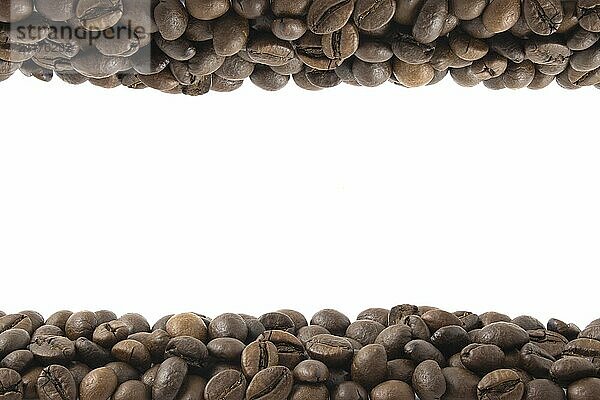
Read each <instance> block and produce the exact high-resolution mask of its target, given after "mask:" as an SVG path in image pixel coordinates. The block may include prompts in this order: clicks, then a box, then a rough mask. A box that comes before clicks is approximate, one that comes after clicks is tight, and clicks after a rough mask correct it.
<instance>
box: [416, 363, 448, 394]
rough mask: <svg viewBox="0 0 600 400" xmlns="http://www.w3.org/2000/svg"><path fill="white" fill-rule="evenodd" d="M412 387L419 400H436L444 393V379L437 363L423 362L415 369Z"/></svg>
mask: <svg viewBox="0 0 600 400" xmlns="http://www.w3.org/2000/svg"><path fill="white" fill-rule="evenodd" d="M412 386H413V388H414V390H415V392H416V394H417V396H419V399H421V400H436V399H439V398H441V397H442V396H443V395H444V393H446V378H444V374H443V373H442V369H441V368H440V366H439V365H438V363H437V362H435V361H433V360H427V361H423V362H422V363H420V364H419V365H417V367H416V368H415V372H414V374H413V378H412Z"/></svg>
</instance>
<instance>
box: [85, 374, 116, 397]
mask: <svg viewBox="0 0 600 400" xmlns="http://www.w3.org/2000/svg"><path fill="white" fill-rule="evenodd" d="M117 385H118V380H117V375H116V374H115V373H114V371H113V370H112V369H110V368H107V367H102V368H98V369H94V370H92V371H91V372H90V373H88V374H87V375H86V376H85V377H84V378H83V381H81V386H80V390H79V397H80V399H81V400H108V399H109V398H110V397H111V396H112V395H113V393H114V392H115V390H116V389H117Z"/></svg>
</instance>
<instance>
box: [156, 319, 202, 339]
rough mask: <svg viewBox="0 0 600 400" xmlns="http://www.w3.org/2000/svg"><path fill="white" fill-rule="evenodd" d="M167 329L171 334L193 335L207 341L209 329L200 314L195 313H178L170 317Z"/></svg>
mask: <svg viewBox="0 0 600 400" xmlns="http://www.w3.org/2000/svg"><path fill="white" fill-rule="evenodd" d="M165 331H167V333H168V334H169V335H170V336H171V337H176V336H191V337H195V338H196V339H198V340H200V341H202V342H206V340H207V339H208V329H207V327H206V324H205V323H204V321H203V320H202V318H201V317H200V316H198V315H197V314H194V313H184V314H177V315H174V316H172V317H171V318H169V320H168V321H167V323H166V326H165Z"/></svg>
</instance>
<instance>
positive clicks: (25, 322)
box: [0, 62, 33, 335]
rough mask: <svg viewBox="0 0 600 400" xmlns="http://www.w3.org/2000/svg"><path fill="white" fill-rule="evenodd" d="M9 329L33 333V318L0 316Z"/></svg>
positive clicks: (8, 65)
mask: <svg viewBox="0 0 600 400" xmlns="http://www.w3.org/2000/svg"><path fill="white" fill-rule="evenodd" d="M1 64H2V63H0V65H1ZM4 64H5V65H6V67H2V68H0V73H3V74H10V73H12V72H14V71H16V70H17V69H19V67H20V65H18V64H17V63H14V64H13V63H10V62H6V63H4ZM11 64H13V65H11ZM9 329H23V330H26V331H27V333H29V335H31V334H32V333H33V324H32V323H31V319H30V318H29V317H28V316H27V315H25V314H9V315H5V316H3V317H0V333H2V332H4V331H7V330H9Z"/></svg>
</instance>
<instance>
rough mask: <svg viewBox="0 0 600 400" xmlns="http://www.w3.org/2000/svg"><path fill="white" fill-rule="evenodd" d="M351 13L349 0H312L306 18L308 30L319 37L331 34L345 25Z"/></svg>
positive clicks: (351, 4) (351, 5) (352, 8)
mask: <svg viewBox="0 0 600 400" xmlns="http://www.w3.org/2000/svg"><path fill="white" fill-rule="evenodd" d="M353 11H354V2H353V1H350V0H314V1H313V2H312V4H311V6H310V8H309V10H308V15H307V17H306V21H307V24H308V29H310V30H311V31H312V32H313V33H316V34H319V35H324V34H326V33H333V32H335V31H337V30H339V29H341V28H342V27H343V26H344V25H346V23H347V22H348V20H349V19H350V17H351V16H352V12H353Z"/></svg>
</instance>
